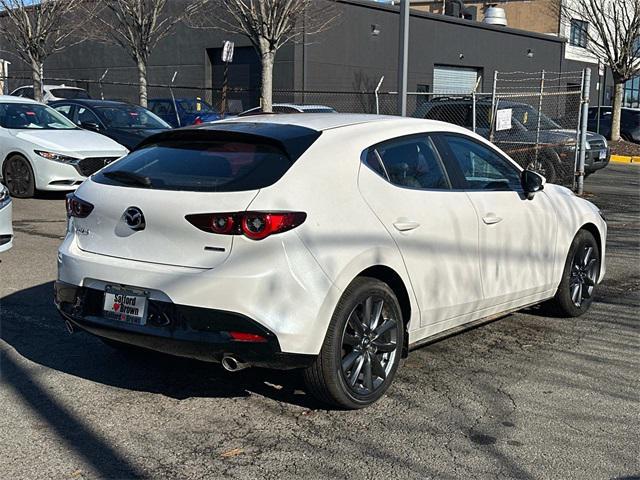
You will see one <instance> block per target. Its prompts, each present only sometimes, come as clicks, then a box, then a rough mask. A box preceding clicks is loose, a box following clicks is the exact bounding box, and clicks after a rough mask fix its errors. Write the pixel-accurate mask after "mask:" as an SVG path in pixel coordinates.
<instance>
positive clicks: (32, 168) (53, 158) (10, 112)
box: [0, 96, 128, 198]
mask: <svg viewBox="0 0 640 480" xmlns="http://www.w3.org/2000/svg"><path fill="white" fill-rule="evenodd" d="M127 152H128V150H127V149H126V148H125V147H123V146H122V145H120V144H119V143H116V142H115V141H114V140H111V139H110V138H108V137H105V136H104V135H100V134H99V133H95V132H90V131H88V130H83V129H81V128H78V126H77V125H75V124H74V123H73V122H71V121H70V120H69V119H67V118H66V117H65V116H64V115H62V114H61V113H59V112H57V111H56V110H54V109H53V108H51V107H48V106H47V105H43V104H42V103H38V102H35V101H34V100H29V99H27V98H19V97H11V96H0V176H1V177H2V179H3V181H4V183H5V185H6V186H7V188H8V189H9V192H11V196H13V197H17V198H25V197H31V196H33V194H34V193H35V191H36V190H50V191H52V190H53V191H69V190H74V189H75V188H77V186H78V185H80V184H81V183H82V182H83V181H84V180H85V179H86V178H87V177H88V176H89V175H92V174H93V173H95V172H96V171H97V170H99V169H100V168H102V167H104V166H105V165H107V164H109V163H110V162H112V161H113V160H115V159H117V158H120V157H122V156H123V155H125V154H126V153H127Z"/></svg>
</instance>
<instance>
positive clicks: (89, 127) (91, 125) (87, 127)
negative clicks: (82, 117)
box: [80, 122, 100, 132]
mask: <svg viewBox="0 0 640 480" xmlns="http://www.w3.org/2000/svg"><path fill="white" fill-rule="evenodd" d="M80 126H81V127H82V128H84V129H85V130H91V131H93V132H99V131H100V125H98V124H97V123H95V122H80Z"/></svg>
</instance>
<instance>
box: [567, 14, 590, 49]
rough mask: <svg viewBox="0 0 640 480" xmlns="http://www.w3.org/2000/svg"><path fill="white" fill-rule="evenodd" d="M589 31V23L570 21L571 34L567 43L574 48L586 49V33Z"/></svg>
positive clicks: (576, 20)
mask: <svg viewBox="0 0 640 480" xmlns="http://www.w3.org/2000/svg"><path fill="white" fill-rule="evenodd" d="M588 30H589V22H585V21H584V20H578V19H575V18H574V19H572V20H571V33H570V35H569V43H570V44H571V45H573V46H575V47H581V48H586V47H587V32H588Z"/></svg>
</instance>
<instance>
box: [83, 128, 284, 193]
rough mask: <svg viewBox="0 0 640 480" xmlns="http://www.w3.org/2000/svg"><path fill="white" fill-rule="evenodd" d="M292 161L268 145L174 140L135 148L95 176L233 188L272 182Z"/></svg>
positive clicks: (153, 185) (117, 181)
mask: <svg viewBox="0 0 640 480" xmlns="http://www.w3.org/2000/svg"><path fill="white" fill-rule="evenodd" d="M292 163H293V162H292V161H291V160H290V159H289V157H288V156H287V154H286V153H285V152H284V151H282V150H280V149H279V148H278V147H276V146H273V145H268V144H260V143H250V142H234V141H184V140H181V141H179V140H173V141H165V142H162V143H157V144H153V145H149V146H147V147H144V148H142V149H140V150H136V151H134V152H132V153H131V154H129V155H128V156H126V157H125V158H123V159H122V160H119V161H117V162H115V163H113V164H111V165H109V166H108V167H107V168H104V169H103V170H101V171H100V172H99V173H97V174H96V175H94V177H93V180H94V181H96V182H98V183H104V184H108V185H124V186H128V187H137V188H149V189H154V190H186V191H202V192H236V191H244V190H256V189H259V188H263V187H267V186H269V185H272V184H274V183H275V182H277V181H278V180H279V179H280V177H282V175H284V173H285V172H286V171H287V170H288V169H289V167H290V166H291V165H292Z"/></svg>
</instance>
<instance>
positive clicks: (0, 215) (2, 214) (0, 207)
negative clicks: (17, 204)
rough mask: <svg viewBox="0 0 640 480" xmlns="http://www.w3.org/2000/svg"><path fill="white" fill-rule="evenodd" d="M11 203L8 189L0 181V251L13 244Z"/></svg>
mask: <svg viewBox="0 0 640 480" xmlns="http://www.w3.org/2000/svg"><path fill="white" fill-rule="evenodd" d="M11 219H12V205H11V196H10V195H9V190H7V188H6V187H5V186H4V185H2V184H1V183H0V252H6V251H7V250H9V249H10V248H11V247H12V245H13V225H12V223H11Z"/></svg>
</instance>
